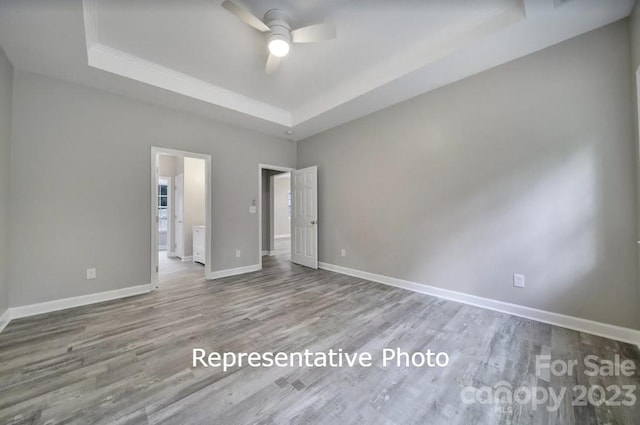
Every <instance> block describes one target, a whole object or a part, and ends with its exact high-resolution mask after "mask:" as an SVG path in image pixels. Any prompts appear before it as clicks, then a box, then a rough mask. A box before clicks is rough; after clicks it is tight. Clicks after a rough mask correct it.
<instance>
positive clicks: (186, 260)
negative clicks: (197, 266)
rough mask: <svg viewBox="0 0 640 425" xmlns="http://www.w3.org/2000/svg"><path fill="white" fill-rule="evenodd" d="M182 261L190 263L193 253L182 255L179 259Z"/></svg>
mask: <svg viewBox="0 0 640 425" xmlns="http://www.w3.org/2000/svg"><path fill="white" fill-rule="evenodd" d="M180 260H181V261H182V262H183V263H190V262H191V261H193V255H189V256H187V257H182V258H181V259H180Z"/></svg>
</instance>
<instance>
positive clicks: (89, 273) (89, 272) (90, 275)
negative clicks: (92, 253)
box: [87, 269, 97, 280]
mask: <svg viewBox="0 0 640 425" xmlns="http://www.w3.org/2000/svg"><path fill="white" fill-rule="evenodd" d="M96 276H97V274H96V269H87V280H92V279H95V278H96Z"/></svg>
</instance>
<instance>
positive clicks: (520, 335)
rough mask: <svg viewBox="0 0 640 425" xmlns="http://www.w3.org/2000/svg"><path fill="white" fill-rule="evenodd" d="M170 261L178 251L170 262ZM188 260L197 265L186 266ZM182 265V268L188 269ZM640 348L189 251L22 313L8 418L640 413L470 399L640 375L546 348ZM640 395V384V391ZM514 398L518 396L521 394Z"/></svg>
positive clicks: (380, 418)
mask: <svg viewBox="0 0 640 425" xmlns="http://www.w3.org/2000/svg"><path fill="white" fill-rule="evenodd" d="M165 261H170V260H165ZM180 267H182V269H180ZM180 270H182V271H180ZM385 347H389V348H396V347H397V348H400V349H402V350H404V351H406V352H415V351H418V352H424V351H426V350H428V349H432V350H436V351H445V352H447V353H448V354H449V356H450V364H449V365H448V366H447V367H444V368H407V367H404V366H403V367H395V366H387V367H383V365H382V362H381V359H380V358H379V354H380V353H381V350H382V349H383V348H385ZM193 348H203V349H205V350H209V351H214V350H215V351H219V352H223V351H229V352H242V351H256V352H267V351H272V352H276V351H288V352H291V351H303V350H305V349H309V350H310V351H325V352H326V351H327V350H329V349H336V350H337V349H338V348H341V349H343V350H344V351H345V352H363V351H367V352H371V353H373V354H374V355H375V356H377V358H376V359H375V361H374V365H373V366H372V367H368V368H366V367H360V366H358V367H353V368H347V367H343V368H317V367H288V368H278V367H273V368H250V367H241V368H237V367H235V368H232V369H231V370H229V371H227V372H223V371H222V370H220V369H215V368H213V369H212V368H202V367H197V368H193V367H192V364H191V360H192V359H191V352H192V349H193ZM540 354H549V355H551V356H552V358H554V359H565V360H571V359H582V358H583V357H584V356H585V355H588V354H596V355H598V356H600V357H601V358H606V359H613V358H614V356H615V355H619V356H620V357H621V359H630V360H633V361H634V362H635V364H636V365H640V352H639V350H638V348H637V347H634V346H631V345H629V344H624V343H620V342H616V341H611V340H607V339H605V338H600V337H596V336H593V335H588V334H583V333H579V332H575V331H571V330H567V329H563V328H558V327H554V326H551V325H547V324H542V323H538V322H534V321H530V320H526V319H522V318H517V317H513V316H509V315H506V314H502V313H497V312H492V311H488V310H484V309H480V308H476V307H472V306H467V305H462V304H458V303H455V302H451V301H446V300H442V299H437V298H434V297H430V296H426V295H421V294H416V293H413V292H409V291H405V290H402V289H398V288H392V287H388V286H384V285H380V284H377V283H372V282H368V281H365V280H362V279H358V278H353V277H349V276H344V275H339V274H335V273H332V272H328V271H325V270H310V269H307V268H304V267H300V266H297V265H293V264H291V263H290V262H289V261H288V260H287V258H286V256H285V255H280V254H279V255H276V256H273V257H265V258H264V269H263V270H262V271H260V272H255V273H250V274H246V275H242V276H236V277H229V278H225V279H219V280H216V281H211V282H208V281H205V280H204V279H203V278H202V267H201V266H197V265H192V264H187V265H182V266H180V265H173V266H172V268H171V273H169V274H167V275H165V277H164V278H163V280H162V282H161V289H160V290H159V291H156V292H153V293H151V294H148V295H141V296H136V297H132V298H127V299H123V300H115V301H109V302H106V303H101V304H96V305H91V306H85V307H79V308H74V309H69V310H65V311H60V312H54V313H48V314H45V315H41V316H36V317H31V318H25V319H19V320H15V321H13V322H11V323H10V324H9V326H8V327H7V328H6V329H5V331H4V332H3V333H2V334H0V423H2V424H62V423H64V424H114V423H115V424H131V425H152V424H154V425H155V424H180V425H185V424H212V423H215V424H225V425H226V424H231V425H235V424H254V423H255V424H269V425H275V424H290V423H292V424H338V423H339V424H381V425H402V424H447V425H454V424H461V425H462V424H464V425H467V424H576V425H584V424H596V425H604V424H640V406H638V405H637V404H636V405H635V406H631V407H624V406H620V407H616V406H605V405H603V406H599V407H596V406H592V405H587V406H573V405H572V403H571V401H572V400H571V399H570V398H567V399H564V400H563V402H562V405H561V407H560V409H559V410H558V411H554V412H549V411H547V410H546V409H544V408H538V409H535V408H533V407H532V406H531V405H527V404H524V405H513V406H510V408H506V407H505V406H496V405H489V404H487V405H483V404H479V403H475V404H464V403H462V401H461V396H460V392H461V390H462V389H463V388H464V387H465V386H474V387H481V386H485V385H486V386H494V385H496V384H497V383H499V382H501V381H505V382H508V383H509V384H510V385H512V386H514V387H516V386H521V385H529V386H546V387H548V388H554V389H560V388H562V387H566V386H573V385H589V386H592V385H601V386H603V387H606V386H609V385H636V386H637V387H638V388H640V377H639V375H638V372H637V371H636V373H635V374H634V375H633V376H631V377H624V376H617V377H588V376H586V375H585V374H584V367H582V368H581V369H580V368H578V373H577V375H576V376H564V377H554V376H552V377H550V379H549V380H548V381H545V380H543V379H541V378H540V377H539V376H537V374H536V370H535V367H536V364H535V358H536V355H540ZM636 395H640V394H639V393H638V392H637V391H636ZM507 407H509V406H507Z"/></svg>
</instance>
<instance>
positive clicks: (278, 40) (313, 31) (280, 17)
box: [222, 0, 336, 74]
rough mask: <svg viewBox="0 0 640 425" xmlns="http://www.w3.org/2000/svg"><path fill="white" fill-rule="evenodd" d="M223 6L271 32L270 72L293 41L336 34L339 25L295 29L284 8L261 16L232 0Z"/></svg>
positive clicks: (332, 36)
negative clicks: (260, 17)
mask: <svg viewBox="0 0 640 425" xmlns="http://www.w3.org/2000/svg"><path fill="white" fill-rule="evenodd" d="M222 7H224V8H225V9H227V10H228V11H229V12H231V13H233V14H234V15H236V16H237V17H238V18H240V19H242V20H243V21H244V22H245V23H246V24H248V25H251V26H252V27H253V28H255V29H257V30H258V31H260V32H263V33H267V34H268V35H267V47H268V49H269V58H268V59H267V66H266V68H265V70H266V72H267V74H273V73H275V72H276V71H277V70H278V67H279V66H280V61H281V60H282V58H283V57H285V56H287V54H289V48H290V45H291V43H315V42H318V41H325V40H331V39H333V38H336V27H335V25H334V24H331V23H323V24H315V25H309V26H307V27H303V28H298V29H295V30H293V31H292V30H291V20H290V19H289V16H288V15H287V14H286V12H284V11H282V10H279V9H271V10H268V11H267V13H265V14H264V19H263V20H260V19H258V18H257V17H255V16H254V15H253V14H252V13H251V12H250V11H248V10H247V9H245V8H244V7H242V6H240V5H238V4H237V3H235V2H234V1H232V0H225V1H224V2H222Z"/></svg>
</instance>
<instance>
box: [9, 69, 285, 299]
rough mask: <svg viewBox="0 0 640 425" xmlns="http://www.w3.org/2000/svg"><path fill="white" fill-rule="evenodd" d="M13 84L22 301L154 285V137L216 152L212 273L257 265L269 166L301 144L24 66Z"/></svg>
mask: <svg viewBox="0 0 640 425" xmlns="http://www.w3.org/2000/svg"><path fill="white" fill-rule="evenodd" d="M13 90H14V91H13V93H14V102H13V104H14V110H13V111H14V114H13V140H12V142H13V144H12V167H11V179H12V181H11V196H12V204H11V220H12V228H11V232H10V233H11V239H10V240H11V244H12V248H11V254H10V257H9V258H10V261H11V263H12V264H13V265H14V267H12V269H11V272H10V275H11V283H12V284H11V288H10V297H9V299H10V305H11V306H12V307H13V306H21V305H26V304H32V303H38V302H43V301H49V300H54V299H60V298H66V297H73V296H79V295H85V294H90V293H95V292H101V291H107V290H113V289H119V288H124V287H129V286H134V285H140V284H148V283H149V282H150V280H151V272H150V268H151V267H150V265H151V244H150V241H151V217H150V205H151V190H150V187H151V146H158V147H165V148H172V149H179V150H184V151H189V152H198V153H204V154H210V155H211V157H212V168H211V173H212V176H211V201H212V207H211V220H212V228H211V229H209V231H210V232H211V235H212V244H213V247H212V250H213V252H214V253H215V255H213V256H212V257H213V258H212V257H211V255H210V253H209V255H210V257H209V258H210V260H211V264H212V269H213V271H217V270H226V269H231V268H235V267H242V266H249V265H253V264H257V263H258V257H257V252H256V251H257V250H256V247H257V245H258V215H257V214H251V213H250V212H249V206H250V205H251V201H252V200H254V199H257V198H258V187H257V186H258V185H257V172H258V164H259V163H270V164H281V165H283V166H289V167H293V166H295V162H296V147H295V144H294V143H292V142H289V141H286V140H282V139H278V138H274V137H269V136H265V135H262V134H259V133H256V132H253V131H249V130H244V129H240V128H236V127H232V126H228V125H225V124H222V123H218V122H214V121H211V120H207V119H204V118H201V117H196V116H194V115H191V114H187V113H184V112H180V111H177V110H171V109H167V108H162V107H158V106H154V105H150V104H145V103H142V102H138V101H134V100H131V99H128V98H125V97H122V96H117V95H113V94H110V93H107V92H103V91H100V90H96V89H91V88H87V87H82V86H79V85H75V84H71V83H67V82H63V81H60V80H56V79H52V78H48V77H43V76H38V75H35V74H31V73H27V72H22V71H20V72H16V75H15V78H14V87H13ZM237 249H239V250H241V251H242V256H241V257H240V258H236V256H235V251H236V250H237ZM88 267H96V269H97V276H98V278H97V279H96V280H91V281H88V280H86V279H85V270H86V269H87V268H88Z"/></svg>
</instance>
